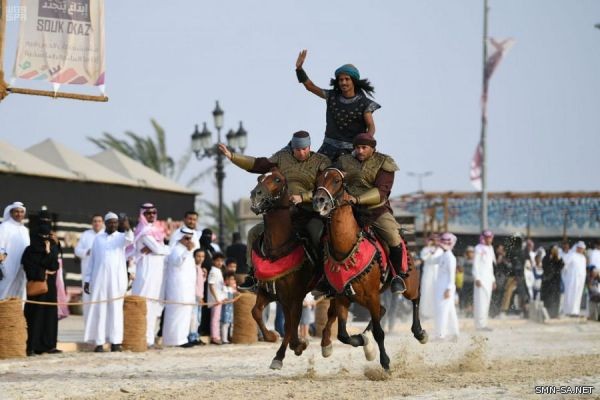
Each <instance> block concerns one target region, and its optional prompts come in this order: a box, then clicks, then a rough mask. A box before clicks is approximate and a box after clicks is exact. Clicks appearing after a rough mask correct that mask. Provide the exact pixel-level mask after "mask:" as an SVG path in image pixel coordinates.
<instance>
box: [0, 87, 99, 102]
mask: <svg viewBox="0 0 600 400" xmlns="http://www.w3.org/2000/svg"><path fill="white" fill-rule="evenodd" d="M6 90H7V91H8V92H10V93H18V94H28V95H33V96H46V97H54V98H61V99H75V100H85V101H99V102H107V101H108V97H107V96H93V95H86V94H79V93H64V92H53V91H51V90H36V89H23V88H15V87H9V88H7V89H6Z"/></svg>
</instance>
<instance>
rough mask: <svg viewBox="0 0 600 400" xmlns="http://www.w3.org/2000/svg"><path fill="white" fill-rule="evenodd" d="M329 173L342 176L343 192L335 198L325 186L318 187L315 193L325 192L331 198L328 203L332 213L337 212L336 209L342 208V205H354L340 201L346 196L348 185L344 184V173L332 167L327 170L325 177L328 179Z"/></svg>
mask: <svg viewBox="0 0 600 400" xmlns="http://www.w3.org/2000/svg"><path fill="white" fill-rule="evenodd" d="M329 171H335V172H337V173H338V174H340V177H341V178H342V187H341V190H340V191H339V193H337V195H336V196H335V197H334V196H333V194H331V192H330V191H329V189H327V188H326V187H325V186H318V187H317V190H316V191H315V192H317V191H319V190H323V191H324V192H325V193H326V194H327V197H329V199H327V201H328V202H329V204H330V205H331V211H333V210H335V209H336V208H338V207H339V206H342V205H346V204H349V205H352V203H350V202H349V201H345V202H342V201H340V198H341V197H342V196H343V195H344V192H345V191H346V183H345V182H344V172H342V171H341V170H340V169H338V168H333V167H330V168H327V169H325V177H327V173H328V172H329Z"/></svg>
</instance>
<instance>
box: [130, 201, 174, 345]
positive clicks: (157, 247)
mask: <svg viewBox="0 0 600 400" xmlns="http://www.w3.org/2000/svg"><path fill="white" fill-rule="evenodd" d="M156 216H157V210H156V207H155V206H154V205H153V204H152V203H145V204H143V205H142V207H141V209H140V217H139V220H138V225H137V227H136V230H135V239H134V240H135V251H136V269H135V279H134V280H133V286H132V287H131V292H132V294H134V295H136V296H143V297H146V298H149V299H152V300H147V302H146V304H147V313H146V342H147V343H148V346H154V340H155V335H156V321H157V319H158V318H159V317H160V315H161V313H162V310H163V304H162V303H161V302H160V301H157V300H164V298H165V285H164V275H165V268H166V266H165V256H167V255H169V246H165V244H164V232H163V231H162V230H161V229H160V228H159V227H157V226H155V225H154V223H155V221H156Z"/></svg>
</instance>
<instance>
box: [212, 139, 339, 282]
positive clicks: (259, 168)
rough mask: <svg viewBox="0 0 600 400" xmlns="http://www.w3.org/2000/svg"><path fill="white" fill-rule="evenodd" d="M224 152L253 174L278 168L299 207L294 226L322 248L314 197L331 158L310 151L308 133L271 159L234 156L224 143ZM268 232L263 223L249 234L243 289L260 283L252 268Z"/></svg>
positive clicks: (296, 210) (314, 244) (321, 229)
mask: <svg viewBox="0 0 600 400" xmlns="http://www.w3.org/2000/svg"><path fill="white" fill-rule="evenodd" d="M219 149H220V150H221V152H222V153H223V154H224V155H225V156H226V157H227V158H228V159H230V160H231V162H232V163H234V164H235V165H237V166H238V167H240V168H242V169H245V170H246V171H249V172H254V173H258V174H264V173H266V172H269V170H271V168H274V167H277V168H278V169H279V170H280V171H281V173H282V174H283V175H284V176H285V178H286V180H287V185H288V192H289V195H290V201H291V202H292V203H293V204H294V205H296V206H297V207H294V212H295V214H294V215H293V216H292V220H293V222H294V225H295V226H296V227H297V228H298V229H299V230H301V231H305V233H306V234H307V235H308V237H309V238H310V241H311V244H312V245H313V247H314V248H315V249H317V248H318V246H319V240H320V238H321V232H322V231H323V222H322V221H321V219H320V218H319V216H318V215H317V214H316V213H315V212H314V211H313V209H312V196H313V191H314V189H315V181H316V179H317V175H318V174H319V172H321V171H323V170H324V169H325V168H327V167H329V166H330V165H331V161H330V160H329V158H327V157H326V156H324V155H322V154H318V153H314V152H312V151H310V135H309V134H308V132H305V131H299V132H296V133H294V135H293V137H292V141H291V142H290V145H289V146H286V147H285V148H283V149H282V150H280V151H278V152H277V153H275V154H273V155H272V156H271V157H269V158H266V157H259V158H255V157H250V156H245V155H242V154H238V153H231V151H229V149H227V147H226V146H225V145H223V144H220V145H219ZM263 231H264V225H263V224H262V223H260V224H257V225H256V226H254V227H253V228H252V229H250V231H249V232H248V252H247V253H246V258H247V262H248V266H249V267H250V271H249V272H248V278H246V281H245V282H244V283H243V284H242V285H240V286H239V288H240V289H241V290H251V289H253V288H254V286H255V284H256V279H255V278H254V267H253V265H252V245H253V243H254V241H255V240H256V239H257V238H258V237H259V236H260V235H261V234H262V232H263Z"/></svg>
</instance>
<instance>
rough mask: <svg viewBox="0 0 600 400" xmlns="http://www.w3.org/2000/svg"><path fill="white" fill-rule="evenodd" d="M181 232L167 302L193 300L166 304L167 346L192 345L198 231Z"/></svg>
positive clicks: (169, 262)
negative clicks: (191, 325)
mask: <svg viewBox="0 0 600 400" xmlns="http://www.w3.org/2000/svg"><path fill="white" fill-rule="evenodd" d="M179 233H180V234H181V235H178V236H180V239H179V240H178V241H177V244H175V245H174V246H173V248H172V250H171V253H170V254H169V256H168V257H167V272H166V277H165V298H166V300H167V301H173V302H180V303H189V305H182V304H169V303H167V304H166V305H165V314H164V321H163V344H164V345H165V346H181V347H191V346H193V345H194V344H193V343H188V335H189V333H190V324H191V322H192V315H193V311H194V306H193V305H192V304H193V303H195V302H196V262H195V260H194V250H195V248H196V247H197V246H198V245H199V244H198V242H194V231H193V230H192V229H189V228H187V227H183V228H181V229H180V230H179Z"/></svg>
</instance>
